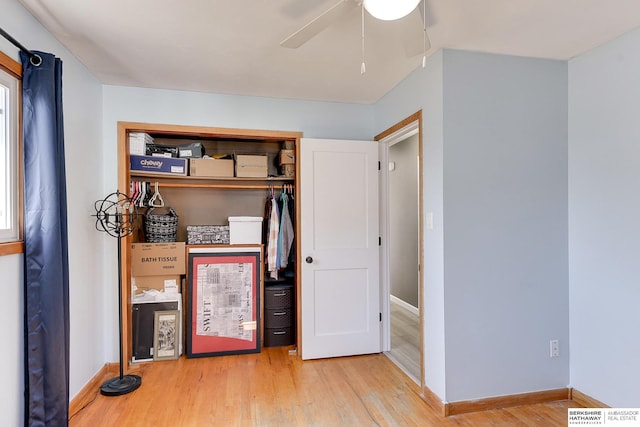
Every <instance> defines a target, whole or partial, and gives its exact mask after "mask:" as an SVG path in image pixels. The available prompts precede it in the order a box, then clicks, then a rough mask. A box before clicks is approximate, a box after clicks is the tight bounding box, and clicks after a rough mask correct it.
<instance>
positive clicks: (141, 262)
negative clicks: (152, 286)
mask: <svg viewBox="0 0 640 427" xmlns="http://www.w3.org/2000/svg"><path fill="white" fill-rule="evenodd" d="M184 252H185V248H184V242H170V243H132V244H131V275H132V276H134V277H138V276H167V275H170V276H171V275H180V274H185V271H186V269H185V260H184V259H185V258H184Z"/></svg>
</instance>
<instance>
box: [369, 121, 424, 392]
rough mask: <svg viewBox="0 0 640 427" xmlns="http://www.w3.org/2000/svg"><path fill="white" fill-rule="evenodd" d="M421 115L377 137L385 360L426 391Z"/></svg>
mask: <svg viewBox="0 0 640 427" xmlns="http://www.w3.org/2000/svg"><path fill="white" fill-rule="evenodd" d="M421 119H422V116H421V112H418V113H416V114H414V115H412V116H410V117H408V118H407V119H405V120H403V121H402V122H400V123H398V124H396V125H394V126H392V127H391V128H389V129H388V130H387V131H385V132H383V133H382V134H380V135H378V136H377V137H376V140H377V141H379V142H380V154H379V155H380V159H381V167H380V169H381V172H382V173H381V180H380V181H381V182H380V188H381V194H380V200H381V212H380V216H381V233H382V242H383V244H382V251H381V272H382V280H381V282H382V286H381V289H382V295H381V297H382V298H381V302H382V311H383V313H384V314H383V317H384V320H385V322H383V347H384V350H385V354H386V355H387V356H388V357H389V358H390V359H391V360H392V361H393V362H394V363H395V364H396V365H398V366H399V367H400V368H401V369H402V370H403V371H404V372H405V373H406V374H407V375H408V376H409V377H411V378H412V379H413V380H414V381H415V382H416V383H418V384H419V385H420V386H422V385H423V380H424V378H423V377H424V375H423V371H424V369H423V354H424V352H423V348H422V346H423V340H422V330H423V328H422V325H423V322H422V319H423V313H422V305H423V304H422V301H421V298H422V271H421V260H422V259H423V257H422V252H423V249H422V248H423V233H422V230H423V228H422V212H423V209H422V162H421V159H422V143H421V142H422V135H421V132H422V126H421V121H422V120H421Z"/></svg>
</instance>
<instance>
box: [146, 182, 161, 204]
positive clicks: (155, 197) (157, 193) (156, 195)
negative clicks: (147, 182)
mask: <svg viewBox="0 0 640 427" xmlns="http://www.w3.org/2000/svg"><path fill="white" fill-rule="evenodd" d="M155 189H156V191H155V193H153V196H151V200H149V206H151V207H154V208H161V207H164V199H163V198H162V194H160V191H158V181H156V183H155ZM156 202H158V203H160V204H159V205H156Z"/></svg>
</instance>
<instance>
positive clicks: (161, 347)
mask: <svg viewBox="0 0 640 427" xmlns="http://www.w3.org/2000/svg"><path fill="white" fill-rule="evenodd" d="M179 339H180V311H178V310H162V311H156V312H155V313H154V322H153V360H174V359H177V358H178V348H179V342H178V340H179Z"/></svg>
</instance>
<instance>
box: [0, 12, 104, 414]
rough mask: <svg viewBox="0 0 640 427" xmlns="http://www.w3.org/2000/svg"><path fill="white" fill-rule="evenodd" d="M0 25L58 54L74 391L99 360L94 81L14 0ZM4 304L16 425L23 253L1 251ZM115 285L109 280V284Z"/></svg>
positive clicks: (6, 399) (1, 408)
mask: <svg viewBox="0 0 640 427" xmlns="http://www.w3.org/2000/svg"><path fill="white" fill-rule="evenodd" d="M0 27H2V28H3V29H4V30H5V31H7V32H8V33H9V34H11V35H12V36H13V37H15V38H16V39H17V40H19V41H20V42H21V43H22V44H23V45H25V46H27V47H29V48H30V49H34V50H42V51H46V52H51V53H53V54H55V55H56V56H58V57H60V58H62V61H63V84H62V86H63V105H64V128H65V149H66V153H65V154H66V171H67V194H68V197H67V199H68V222H69V281H70V283H69V287H70V296H69V298H70V316H71V326H70V329H71V331H70V332H71V344H70V345H71V354H70V362H71V373H70V393H71V397H73V396H74V395H75V394H77V392H78V391H79V390H80V389H81V388H82V387H83V386H84V385H85V384H86V383H87V381H89V380H90V379H91V377H93V375H94V374H95V373H96V372H97V371H98V370H99V369H100V368H101V367H102V366H103V365H104V362H105V360H104V356H103V353H104V340H103V339H102V331H104V328H105V323H104V322H105V317H104V306H103V304H102V299H101V292H102V288H103V286H104V282H103V281H102V271H103V269H102V249H103V247H102V243H103V238H102V236H100V235H99V233H98V232H97V231H95V228H94V219H93V218H91V214H92V213H93V203H94V201H95V200H96V199H98V198H99V197H101V196H102V191H101V188H102V160H101V159H100V156H99V153H100V150H101V145H102V98H101V84H100V83H99V82H98V81H97V80H96V79H95V78H94V77H93V76H92V75H91V74H90V73H89V72H88V71H87V70H86V68H85V67H84V66H83V65H82V64H81V63H80V62H79V61H78V60H77V59H75V58H74V57H73V56H72V55H71V54H70V53H69V52H68V51H67V50H66V49H65V48H64V47H63V46H62V45H61V44H60V43H58V42H57V41H56V40H55V39H54V38H53V37H52V36H51V35H50V34H49V33H48V32H47V31H46V30H45V29H44V28H43V27H42V26H41V25H40V24H39V23H38V22H37V21H36V20H35V19H34V18H33V17H32V16H31V15H30V14H29V13H28V12H27V11H26V10H25V9H24V8H23V7H22V6H21V5H20V4H19V3H18V1H17V0H0ZM0 50H2V51H3V52H4V53H6V54H7V55H9V56H11V57H12V58H14V59H18V51H17V49H16V48H15V47H13V46H12V45H10V44H9V43H8V42H5V40H4V39H2V38H0ZM0 271H1V272H2V277H3V287H2V289H3V291H2V295H3V301H4V302H5V304H4V305H3V307H4V308H3V310H0V322H1V323H2V324H3V325H5V326H6V327H7V328H8V330H9V331H10V332H9V333H8V335H7V336H5V337H4V338H5V339H4V341H3V349H4V350H3V351H2V352H1V355H0V364H1V365H2V366H3V367H5V369H3V374H2V377H1V378H2V383H3V385H4V387H3V388H2V391H0V414H2V424H3V425H7V426H17V425H22V424H23V421H22V419H23V395H24V384H23V372H22V370H23V366H24V364H23V363H24V362H23V357H22V348H23V338H22V328H23V319H22V313H23V309H22V307H23V296H22V286H23V284H22V277H23V276H22V255H13V256H5V257H0ZM114 289H115V287H114Z"/></svg>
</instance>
